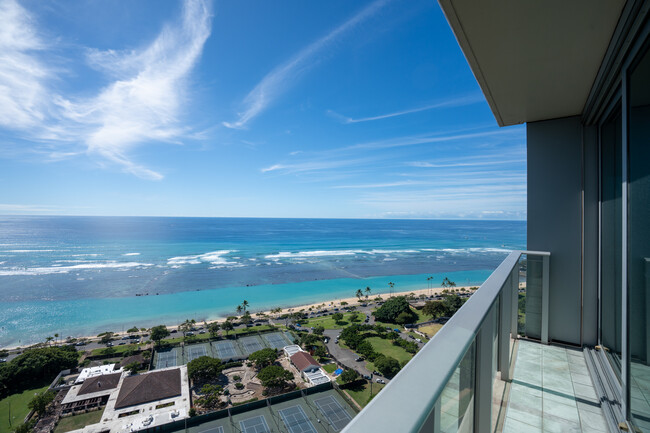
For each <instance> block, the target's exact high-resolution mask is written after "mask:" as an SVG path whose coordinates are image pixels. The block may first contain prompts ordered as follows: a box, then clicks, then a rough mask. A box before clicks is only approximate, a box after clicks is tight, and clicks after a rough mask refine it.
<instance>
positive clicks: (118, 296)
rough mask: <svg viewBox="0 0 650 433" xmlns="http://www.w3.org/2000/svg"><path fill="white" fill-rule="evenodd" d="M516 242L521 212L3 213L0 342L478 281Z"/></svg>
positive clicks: (522, 237) (519, 243)
mask: <svg viewBox="0 0 650 433" xmlns="http://www.w3.org/2000/svg"><path fill="white" fill-rule="evenodd" d="M525 245H526V223H525V222H524V221H463V220H460V221H459V220H392V219H391V220H358V219H270V218H269V219H261V218H171V217H67V216H65V217H64V216H61V217H55V216H48V217H43V216H3V217H0V346H8V345H11V346H14V345H25V344H29V343H34V342H38V341H43V340H44V339H45V337H47V336H53V335H54V334H55V333H57V334H59V335H60V336H61V337H66V336H80V335H93V334H96V333H98V332H102V331H106V330H117V331H120V330H123V329H128V328H130V327H132V326H134V325H137V326H138V327H149V326H152V325H157V324H162V323H165V324H173V323H176V322H181V321H183V320H185V319H187V318H194V319H196V320H199V321H201V320H204V319H208V320H209V319H213V318H218V317H225V316H228V315H232V314H234V312H235V308H236V306H237V305H238V304H240V303H241V302H242V301H243V300H244V299H246V300H247V301H248V302H249V303H250V306H251V310H252V311H258V310H266V309H270V308H274V307H279V306H280V307H287V306H294V305H300V304H305V303H311V302H320V301H325V300H330V299H337V298H346V297H352V296H354V294H355V292H356V290H357V289H359V288H361V289H364V288H365V287H366V286H369V287H370V288H371V290H372V293H373V294H380V293H388V291H389V286H388V282H393V283H395V289H394V290H395V291H405V290H414V289H423V288H427V287H428V286H429V284H433V285H434V286H435V285H437V286H439V285H440V282H441V281H442V279H443V278H444V277H448V278H449V279H451V280H452V281H455V282H456V284H457V285H459V286H460V285H480V284H481V283H482V282H483V281H484V280H485V279H486V278H487V277H488V276H489V275H490V273H491V272H492V270H494V269H495V268H496V267H497V266H498V265H499V263H501V261H502V260H503V259H504V258H505V256H506V255H507V254H508V252H509V251H511V250H513V249H524V248H525ZM429 277H433V279H432V280H431V281H428V280H427V278H429Z"/></svg>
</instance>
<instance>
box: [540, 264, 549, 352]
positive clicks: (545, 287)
mask: <svg viewBox="0 0 650 433" xmlns="http://www.w3.org/2000/svg"><path fill="white" fill-rule="evenodd" d="M549 261H550V256H548V255H544V256H542V335H541V337H542V343H543V344H548V302H549V301H548V298H549Z"/></svg>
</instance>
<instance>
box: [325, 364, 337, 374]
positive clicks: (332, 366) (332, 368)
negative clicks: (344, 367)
mask: <svg viewBox="0 0 650 433" xmlns="http://www.w3.org/2000/svg"><path fill="white" fill-rule="evenodd" d="M337 368H339V367H338V366H337V365H336V364H325V365H323V370H325V371H326V372H328V373H334V371H335V370H336V369H337Z"/></svg>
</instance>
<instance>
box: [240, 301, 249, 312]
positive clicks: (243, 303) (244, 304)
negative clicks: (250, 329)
mask: <svg viewBox="0 0 650 433" xmlns="http://www.w3.org/2000/svg"><path fill="white" fill-rule="evenodd" d="M249 305H250V304H249V303H248V301H247V300H246V299H244V302H242V303H241V306H242V308H243V309H244V311H246V310H247V309H248V306H249Z"/></svg>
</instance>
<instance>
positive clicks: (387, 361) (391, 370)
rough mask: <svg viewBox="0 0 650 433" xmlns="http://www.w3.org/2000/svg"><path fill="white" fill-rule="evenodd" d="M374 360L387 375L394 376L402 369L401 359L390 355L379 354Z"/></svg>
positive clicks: (383, 373)
mask: <svg viewBox="0 0 650 433" xmlns="http://www.w3.org/2000/svg"><path fill="white" fill-rule="evenodd" d="M374 362H375V367H376V368H377V370H378V371H379V372H380V373H381V374H382V375H384V376H386V377H393V376H395V375H396V374H397V373H398V372H399V370H400V365H399V361H397V359H395V358H392V357H390V356H384V355H381V356H378V357H376V358H375V361H374Z"/></svg>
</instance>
